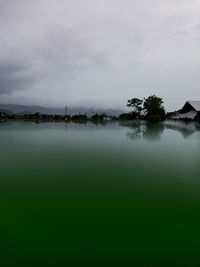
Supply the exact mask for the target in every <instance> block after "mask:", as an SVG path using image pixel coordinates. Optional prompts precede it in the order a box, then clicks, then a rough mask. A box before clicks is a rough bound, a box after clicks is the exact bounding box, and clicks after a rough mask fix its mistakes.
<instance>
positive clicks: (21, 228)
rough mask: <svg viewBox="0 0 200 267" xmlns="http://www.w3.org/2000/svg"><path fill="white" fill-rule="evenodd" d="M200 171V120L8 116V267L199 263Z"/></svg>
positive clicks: (0, 191)
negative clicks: (43, 120) (28, 120)
mask: <svg viewBox="0 0 200 267" xmlns="http://www.w3.org/2000/svg"><path fill="white" fill-rule="evenodd" d="M199 174H200V125H199V124H194V123H188V124H185V123H183V122H170V121H166V122H163V123H150V122H148V123H146V122H110V123H103V124H93V123H90V122H88V123H86V124H80V123H79V124H78V123H66V124H64V123H41V124H34V123H22V122H21V123H19V122H13V123H11V122H8V123H3V124H0V211H1V218H0V266H2V267H4V266H20V267H22V266H26V267H27V266H28V267H30V266H57V267H59V266H188V267H193V266H200V254H199V252H200V175H199Z"/></svg>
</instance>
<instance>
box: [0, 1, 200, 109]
mask: <svg viewBox="0 0 200 267" xmlns="http://www.w3.org/2000/svg"><path fill="white" fill-rule="evenodd" d="M199 17H200V1H199V0H190V1H188V0H181V1H180V0H163V1H160V0H152V1H146V0H126V1H125V0H84V1H82V0H67V1H66V0H60V1H57V0H34V1H32V0H11V1H7V0H0V35H1V42H0V94H1V101H7V102H15V101H18V102H19V101H20V99H21V101H25V99H28V100H27V101H29V102H33V104H49V103H50V104H54V105H63V102H64V101H66V100H65V99H67V101H68V102H69V103H72V104H73V103H76V101H77V102H80V103H95V104H96V105H102V103H107V105H108V104H109V103H112V104H113V103H114V104H115V105H121V104H123V105H124V104H125V103H124V102H125V101H126V99H127V98H129V97H131V96H132V95H134V96H138V97H143V96H146V95H148V94H151V93H155V91H154V90H155V88H158V87H160V89H158V90H156V93H158V94H160V95H161V96H162V97H164V98H165V100H166V102H168V103H173V107H175V105H176V104H177V105H179V102H178V101H181V102H182V101H183V102H184V101H185V99H187V98H195V99H196V98H197V97H198V98H199V99H200V94H199V88H198V84H199V82H200V81H199V75H198V71H197V69H198V68H199V62H200V53H199V42H200V31H199V29H200V28H199V25H200V20H199ZM191 77H192V78H191ZM173 86H175V87H176V88H175V89H174V88H173ZM188 86H190V92H188ZM174 91H176V94H175V96H174ZM6 94H7V96H5V95H6ZM38 96H39V97H38ZM178 98H179V100H176V101H175V100H174V99H178ZM63 99H64V100H63ZM38 101H40V103H39V102H38ZM169 108H170V109H171V108H172V106H170V105H169Z"/></svg>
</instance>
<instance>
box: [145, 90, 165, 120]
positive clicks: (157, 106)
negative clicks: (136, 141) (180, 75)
mask: <svg viewBox="0 0 200 267" xmlns="http://www.w3.org/2000/svg"><path fill="white" fill-rule="evenodd" d="M143 108H144V111H145V112H146V116H147V119H149V120H155V121H157V120H163V119H164V118H165V109H164V106H163V100H162V98H160V97H157V96H156V95H152V96H149V97H148V98H146V99H145V101H144V107H143Z"/></svg>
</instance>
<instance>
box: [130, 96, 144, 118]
mask: <svg viewBox="0 0 200 267" xmlns="http://www.w3.org/2000/svg"><path fill="white" fill-rule="evenodd" d="M142 104H143V100H141V99H139V98H132V99H129V100H128V103H127V107H132V108H133V112H135V113H137V114H138V115H139V114H140V112H141V111H142Z"/></svg>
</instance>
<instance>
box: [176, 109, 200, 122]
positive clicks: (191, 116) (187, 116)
mask: <svg viewBox="0 0 200 267" xmlns="http://www.w3.org/2000/svg"><path fill="white" fill-rule="evenodd" d="M197 113H198V112H197V111H189V112H186V113H179V114H175V115H173V116H172V117H171V118H172V119H191V120H193V119H194V118H195V116H196V115H197Z"/></svg>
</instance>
